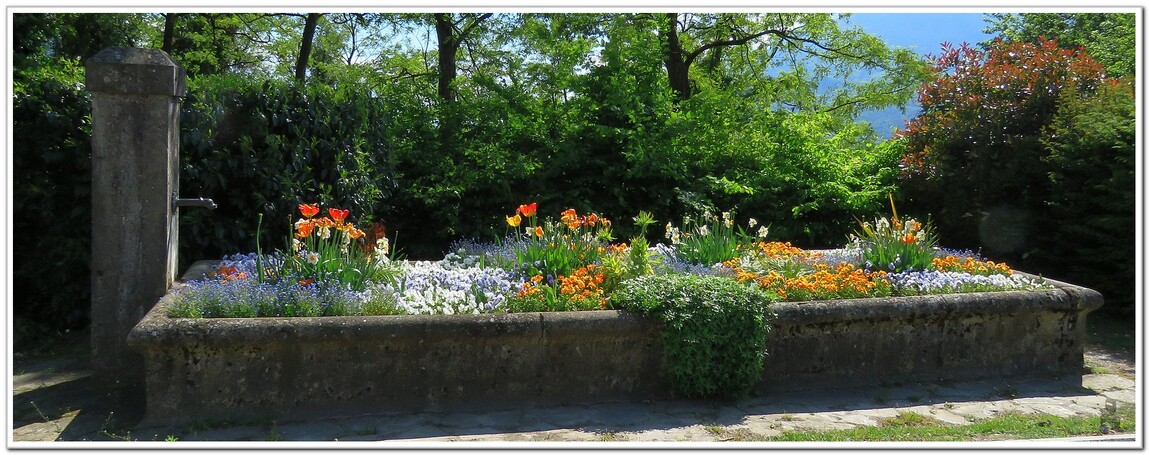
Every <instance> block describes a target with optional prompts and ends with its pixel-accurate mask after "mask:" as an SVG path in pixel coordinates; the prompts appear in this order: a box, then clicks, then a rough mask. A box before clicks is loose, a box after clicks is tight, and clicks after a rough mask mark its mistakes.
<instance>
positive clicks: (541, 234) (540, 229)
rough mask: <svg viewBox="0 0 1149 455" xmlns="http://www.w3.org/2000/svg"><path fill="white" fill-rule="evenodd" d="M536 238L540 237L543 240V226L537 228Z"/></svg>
mask: <svg viewBox="0 0 1149 455" xmlns="http://www.w3.org/2000/svg"><path fill="white" fill-rule="evenodd" d="M535 237H538V238H540V239H541V238H543V227H542V226H535Z"/></svg>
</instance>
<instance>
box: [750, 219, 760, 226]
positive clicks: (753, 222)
mask: <svg viewBox="0 0 1149 455" xmlns="http://www.w3.org/2000/svg"><path fill="white" fill-rule="evenodd" d="M757 225H758V220H756V219H754V218H751V219H750V227H751V228H754V226H757Z"/></svg>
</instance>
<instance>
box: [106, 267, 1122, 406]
mask: <svg viewBox="0 0 1149 455" xmlns="http://www.w3.org/2000/svg"><path fill="white" fill-rule="evenodd" d="M211 264H212V263H211V262H201V263H197V264H195V265H194V266H193V267H192V268H191V269H190V270H189V271H188V273H187V274H186V275H185V277H184V279H185V280H186V279H188V278H189V277H192V278H194V277H197V276H202V275H203V273H204V271H205V270H208V269H209V268H210V267H211ZM1046 282H1048V283H1050V284H1052V285H1053V286H1054V289H1048V290H1036V291H1004V292H981V293H964V294H946V295H931V296H913V297H887V298H868V299H848V300H828V301H816V302H781V303H776V304H774V305H773V309H774V313H775V316H774V318H773V319H772V321H771V325H772V329H771V332H770V335H769V337H768V341H767V356H766V360H765V368H764V371H763V375H762V380H761V382H760V383H759V384H758V387H757V388H756V389H755V392H754V393H756V394H765V395H769V394H783V393H786V392H787V391H792V390H798V389H810V388H838V387H854V386H864V385H893V384H904V383H911V382H921V381H960V380H971V379H984V378H1013V377H1021V376H1031V377H1032V376H1045V377H1058V376H1064V377H1068V378H1073V377H1077V376H1078V375H1080V373H1081V372H1082V369H1083V362H1084V348H1083V344H1084V341H1085V336H1086V335H1085V318H1086V315H1087V314H1088V313H1089V312H1090V311H1093V310H1095V309H1097V308H1099V307H1100V306H1101V305H1102V303H1103V300H1102V297H1101V294H1099V293H1098V292H1096V291H1093V290H1091V289H1087V288H1083V287H1079V286H1074V285H1071V284H1067V283H1061V282H1057V281H1052V280H1046ZM180 286H185V285H184V284H182V283H177V284H176V285H175V286H174V287H173V290H175V289H178V288H179V287H180ZM172 295H173V294H172V293H171V292H169V293H168V295H166V296H165V297H163V298H162V299H161V300H160V301H159V302H158V303H157V304H156V305H155V307H154V308H152V309H151V311H150V312H149V313H148V314H147V315H146V316H145V317H144V319H143V320H142V321H140V323H139V324H138V325H136V327H135V328H134V329H133V330H132V331H131V333H130V334H129V336H128V341H127V342H128V345H129V347H131V348H132V349H134V350H136V351H138V352H140V353H141V354H142V355H143V359H144V363H145V369H146V384H147V391H146V395H147V420H146V422H148V423H149V424H175V423H186V422H195V421H204V420H206V421H221V420H224V421H237V420H244V419H266V418H291V417H301V416H307V417H315V416H318V415H329V416H336V415H356V414H365V413H384V412H414V411H430V410H467V411H476V410H506V409H516V408H521V407H531V406H554V405H563V404H573V403H594V402H618V401H641V400H658V399H670V398H673V397H672V396H671V393H670V387H669V384H668V380H667V378H666V374H665V368H664V359H663V355H662V344H661V342H660V341H659V330H660V323H659V322H658V321H655V320H652V319H647V318H644V317H642V316H640V315H636V314H632V313H628V312H625V311H616V310H604V311H583V312H555V313H511V314H481V315H435V316H345V317H314V318H246V319H181V318H171V317H168V316H167V312H168V308H169V306H170V305H171V303H172Z"/></svg>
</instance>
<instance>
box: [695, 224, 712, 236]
mask: <svg viewBox="0 0 1149 455" xmlns="http://www.w3.org/2000/svg"><path fill="white" fill-rule="evenodd" d="M698 235H710V228H708V227H706V225H705V224H704V225H702V226H701V227H699V228H698Z"/></svg>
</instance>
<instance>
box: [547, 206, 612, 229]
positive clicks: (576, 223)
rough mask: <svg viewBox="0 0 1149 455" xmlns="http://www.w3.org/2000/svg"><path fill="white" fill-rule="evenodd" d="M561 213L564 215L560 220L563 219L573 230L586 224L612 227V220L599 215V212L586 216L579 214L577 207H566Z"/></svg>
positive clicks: (588, 225) (587, 225) (586, 225)
mask: <svg viewBox="0 0 1149 455" xmlns="http://www.w3.org/2000/svg"><path fill="white" fill-rule="evenodd" d="M561 215H562V216H561V217H560V218H559V221H562V223H563V224H565V225H567V228H569V229H570V230H572V231H573V230H577V229H578V228H580V227H584V226H585V227H595V226H597V225H599V224H602V226H603V227H605V228H610V220H608V219H606V218H604V217H599V216H598V214H597V213H592V214H590V215H586V216H579V214H578V212H576V211H575V209H566V210H563V212H562V214H561Z"/></svg>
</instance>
